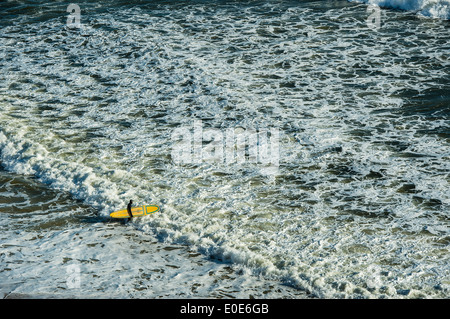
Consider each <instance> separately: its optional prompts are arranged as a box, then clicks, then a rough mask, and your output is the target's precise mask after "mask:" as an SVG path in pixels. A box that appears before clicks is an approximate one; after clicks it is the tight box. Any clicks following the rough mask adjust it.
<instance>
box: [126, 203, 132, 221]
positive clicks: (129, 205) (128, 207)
mask: <svg viewBox="0 0 450 319" xmlns="http://www.w3.org/2000/svg"><path fill="white" fill-rule="evenodd" d="M132 205H133V201H132V200H130V202H129V203H128V206H127V211H128V215H130V221H131V219H132V218H133V214H132V213H131V206H132Z"/></svg>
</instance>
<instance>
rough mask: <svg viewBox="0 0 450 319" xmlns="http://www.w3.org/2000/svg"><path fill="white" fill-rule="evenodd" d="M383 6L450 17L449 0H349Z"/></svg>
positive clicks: (437, 16)
mask: <svg viewBox="0 0 450 319" xmlns="http://www.w3.org/2000/svg"><path fill="white" fill-rule="evenodd" d="M349 1H350V2H362V3H367V4H369V5H376V6H380V7H385V8H393V9H400V10H405V11H412V12H414V13H417V14H418V15H420V16H423V17H429V18H436V19H444V20H449V19H450V1H448V0H349Z"/></svg>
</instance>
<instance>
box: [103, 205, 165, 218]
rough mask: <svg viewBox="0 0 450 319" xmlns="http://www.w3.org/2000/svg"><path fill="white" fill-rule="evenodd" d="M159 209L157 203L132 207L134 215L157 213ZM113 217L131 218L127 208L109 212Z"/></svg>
mask: <svg viewBox="0 0 450 319" xmlns="http://www.w3.org/2000/svg"><path fill="white" fill-rule="evenodd" d="M158 210H159V206H156V205H143V206H137V207H132V208H131V213H132V214H133V217H138V216H145V215H150V214H153V213H156V212H157V211H158ZM109 216H110V217H112V218H130V215H128V211H127V210H126V209H122V210H118V211H117V212H113V213H111V214H109Z"/></svg>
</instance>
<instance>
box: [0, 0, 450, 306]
mask: <svg viewBox="0 0 450 319" xmlns="http://www.w3.org/2000/svg"><path fill="white" fill-rule="evenodd" d="M2 6H3V8H4V9H5V12H6V14H5V15H3V17H2V21H1V25H2V29H1V31H0V36H1V42H0V57H1V59H0V68H1V71H2V81H1V82H0V105H1V110H2V111H1V113H0V126H1V130H0V150H1V161H2V166H3V167H4V168H5V169H7V170H9V171H12V172H15V173H18V174H25V175H33V176H35V177H36V178H37V179H38V180H39V181H40V182H43V183H45V184H46V186H45V189H42V187H43V186H41V184H39V185H37V184H33V183H31V184H29V185H30V186H24V185H28V182H25V183H21V185H22V186H20V187H27V188H29V191H30V192H31V195H29V196H24V197H23V198H24V199H23V203H22V204H21V202H20V201H21V200H19V199H17V198H16V199H15V200H14V203H15V204H14V206H15V207H17V208H19V210H20V211H21V214H16V213H15V211H14V212H13V211H12V210H11V209H9V208H8V207H9V206H8V205H9V204H5V208H2V211H1V212H2V214H4V215H5V216H7V219H6V221H4V222H3V225H2V227H3V228H5V229H7V230H5V232H4V233H3V232H2V246H3V247H4V248H7V249H12V248H10V247H12V246H14V245H16V246H14V247H16V248H14V249H16V251H18V252H20V249H18V248H17V247H19V246H20V245H19V242H23V241H24V240H25V243H24V244H25V247H31V246H27V245H31V244H27V243H29V242H30V241H31V240H32V238H28V237H32V236H38V237H39V236H44V237H45V236H47V239H46V240H45V241H44V242H45V243H46V244H48V245H50V246H51V245H54V246H51V247H52V248H50V247H48V248H47V249H45V247H44V248H43V249H44V251H45V254H43V256H45V257H42V258H44V259H45V258H47V259H46V260H47V263H46V262H45V261H44V262H38V260H41V259H38V258H40V257H38V256H37V255H36V254H35V253H34V254H32V256H33V257H32V258H31V257H30V258H31V259H30V258H28V254H27V253H23V252H22V255H21V257H20V258H19V259H18V260H24V262H23V263H19V262H18V263H19V265H18V266H17V267H18V270H20V271H22V273H23V272H24V271H25V270H27V269H28V271H29V272H32V273H34V274H35V275H33V276H34V278H39V276H40V275H39V274H40V273H41V272H42V271H44V269H46V268H45V267H47V266H46V264H47V265H48V263H51V264H53V265H54V266H55V267H56V266H57V265H59V267H64V265H63V264H64V262H63V261H62V260H63V258H64V257H65V254H67V252H66V249H67V247H68V245H69V244H68V243H69V242H71V243H72V240H73V241H74V242H77V241H76V238H77V236H81V235H79V234H83V237H84V238H87V240H88V241H89V243H90V244H92V246H89V247H90V248H89V250H86V249H78V250H76V254H77V257H76V258H72V257H70V258H72V259H74V260H77V261H78V262H81V261H86V260H91V261H92V260H93V261H92V262H91V261H87V262H85V263H84V264H85V265H84V264H83V267H84V268H82V270H81V271H82V274H84V275H86V273H89V274H91V275H90V280H92V282H94V283H97V284H98V285H106V286H108V287H110V286H109V285H111V282H112V279H111V278H112V277H111V275H110V274H109V273H108V271H106V270H104V269H103V270H102V271H100V270H99V269H98V267H96V266H95V265H97V266H98V265H99V264H107V263H108V262H110V261H111V260H115V259H116V258H124V259H125V260H127V262H126V263H125V266H124V267H125V268H127V267H128V268H127V269H134V271H133V272H130V275H129V276H134V277H133V278H137V277H138V276H140V275H139V274H140V273H139V270H137V269H138V268H137V267H136V265H133V263H132V262H131V260H132V258H131V257H130V255H129V254H130V251H129V250H128V249H127V248H126V247H128V243H127V244H123V241H120V240H119V239H117V238H116V239H110V238H109V236H112V237H113V238H114V237H117V236H122V237H123V236H125V235H124V234H123V232H126V233H127V234H129V236H131V237H136V238H139V240H137V241H135V242H133V245H134V247H135V250H133V253H136V254H137V251H140V249H142V246H145V244H144V243H143V241H146V240H148V241H150V242H151V241H155V240H156V239H158V242H157V243H158V245H162V246H161V247H166V246H164V245H163V243H165V245H167V244H183V245H187V247H188V248H187V249H188V250H189V251H191V252H196V253H200V254H201V255H200V256H201V257H198V256H197V257H198V258H204V257H205V256H207V257H211V258H213V259H216V260H221V261H225V262H230V264H229V265H231V266H230V267H232V268H233V267H234V269H238V268H239V270H240V275H239V276H240V277H239V276H238V279H236V280H249V281H253V282H264V281H263V279H262V278H265V280H269V281H270V280H274V282H277V283H279V285H280V286H279V287H281V288H282V290H279V291H277V290H276V289H281V288H273V289H271V291H272V294H269V295H268V296H269V297H270V296H274V297H280V296H288V297H291V296H296V297H299V296H300V295H302V296H303V295H304V293H305V292H306V293H307V294H309V295H312V296H317V297H331V298H343V297H350V298H359V297H363V298H364V297H374V298H383V297H388V298H403V297H406V298H417V297H425V298H438V297H448V295H449V284H450V277H449V259H448V258H449V244H450V236H449V228H448V227H449V215H448V209H449V205H450V198H449V197H450V196H449V194H450V192H449V189H450V188H449V183H450V178H449V172H450V164H449V163H450V161H449V156H450V148H449V142H450V139H449V137H450V130H449V114H450V113H449V102H450V97H449V94H448V92H449V88H450V85H449V70H450V58H449V52H450V45H449V43H448V38H449V22H448V21H446V20H443V19H431V18H424V17H419V16H417V15H416V14H415V13H412V12H405V11H393V10H385V9H383V10H382V15H381V27H380V28H379V29H378V30H373V29H370V28H368V26H367V24H366V20H367V17H368V15H369V14H370V13H369V12H368V11H367V10H366V6H365V5H362V4H354V3H349V2H347V1H292V2H286V1H279V2H278V1H257V2H256V1H248V2H242V1H230V2H206V1H203V2H189V1H185V2H171V1H163V2H152V3H151V4H150V3H143V2H139V1H138V2H132V1H127V2H126V3H125V2H120V1H117V2H113V3H111V2H102V1H100V2H96V3H95V4H92V3H84V2H80V3H79V6H80V8H81V28H79V29H78V28H75V29H71V28H68V27H67V26H66V20H67V15H68V13H67V12H66V7H65V5H59V4H55V3H53V2H52V3H45V2H43V3H39V4H36V3H35V2H33V4H23V5H19V2H9V3H8V4H7V5H2ZM199 120H201V121H202V125H203V127H204V128H205V129H206V128H215V129H216V130H219V131H221V132H223V133H225V132H226V130H227V129H230V128H231V129H235V128H238V127H239V128H241V129H244V130H250V129H258V128H276V129H278V130H279V132H280V138H279V152H280V153H279V167H278V170H277V172H276V174H263V173H262V172H263V171H262V168H263V167H262V165H260V164H259V163H252V162H249V161H246V162H244V163H232V164H230V165H226V164H224V163H218V162H212V163H211V162H206V161H202V162H199V163H194V164H182V163H181V164H180V163H175V162H174V161H173V159H172V153H171V151H172V150H173V145H174V143H173V140H172V137H173V132H174V130H176V129H177V128H180V127H185V128H187V129H190V130H191V131H192V130H193V128H194V124H195V121H199ZM5 174H6V173H5ZM2 178H4V180H5V184H4V186H2V187H3V188H2V189H1V192H2V193H1V194H2V196H3V197H2V198H9V197H21V196H20V195H17V187H16V186H15V184H14V181H15V180H16V179H17V178H20V177H17V176H16V175H14V177H11V176H9V177H2ZM48 188H51V190H50V189H48ZM55 191H56V193H51V194H52V195H51V196H50V195H49V198H47V197H46V195H45V194H47V192H55ZM35 193H36V194H37V193H39V194H41V193H43V194H44V195H42V198H40V197H39V196H38V195H36V194H35ZM19 194H20V191H19ZM69 194H70V196H69ZM130 198H133V199H134V200H135V201H136V202H138V203H140V204H144V203H155V204H158V205H160V206H161V208H162V212H161V213H160V214H156V215H153V216H148V217H143V218H140V219H136V220H135V221H133V223H132V225H127V227H118V226H123V225H121V224H111V223H108V222H107V216H108V215H109V213H110V212H111V211H113V210H116V209H119V208H123V206H124V205H125V203H126V202H128V200H129V199H130ZM75 199H76V200H78V201H79V202H78V201H75ZM2 201H4V202H5V203H9V202H11V201H12V200H11V198H9V199H6V200H3V199H2ZM34 201H36V202H37V203H38V204H36V202H34ZM65 201H68V202H67V203H65ZM61 202H63V203H65V204H62V203H61ZM35 205H40V206H42V208H40V210H39V212H38V213H35V214H33V215H27V210H28V207H30V206H33V207H35ZM59 205H63V206H59ZM60 207H64V209H61V208H60ZM33 209H36V208H33ZM62 210H63V211H64V212H61V211H62ZM58 214H64V218H57V217H56V216H57V215H58ZM86 216H88V217H89V218H91V220H93V221H95V222H92V223H86V222H83V221H82V220H83V219H84V220H85V219H86V218H88V217H86ZM85 217H86V218H85ZM55 218H57V221H53V220H54V219H55ZM48 224H51V227H50V228H51V230H47V228H46V225H48ZM128 226H132V227H128ZM31 234H33V235H31ZM120 234H122V235H120ZM27 236H28V237H27ZM59 236H61V237H59ZM142 238H146V239H142ZM155 238H156V239H155ZM72 245H74V244H72ZM101 245H108V246H109V247H111V249H113V251H114V256H110V255H108V253H105V252H104V251H103V250H102V248H100V247H101ZM155 245H156V242H155ZM70 247H73V249H77V248H76V247H79V246H76V245H75V246H70ZM83 247H85V246H83ZM24 249H25V250H26V248H24ZM29 249H31V248H29ZM161 249H163V248H161ZM49 254H51V255H52V256H53V257H52V258H54V259H53V261H50V260H48V258H50V257H48V256H49ZM183 254H184V255H183ZM186 254H188V253H178V254H174V255H173V257H171V258H173V259H172V260H173V261H174V262H175V263H178V264H175V266H176V267H181V269H182V270H178V271H177V272H176V274H175V275H174V276H192V279H191V277H190V279H189V280H193V281H195V280H198V281H200V282H202V279H201V278H203V277H202V275H201V274H202V273H203V268H202V270H199V269H197V270H195V267H192V268H190V269H187V268H189V266H186V265H189V263H190V262H194V261H193V260H192V258H194V257H189V256H188V257H186ZM97 255H98V256H97ZM141 255H143V256H141V257H140V258H142V259H140V260H142V261H145V258H149V259H148V261H150V260H153V259H152V258H154V256H153V255H152V254H150V253H149V254H148V255H146V254H145V253H142V254H141ZM7 256H8V252H5V253H3V255H2V258H3V259H2V263H5V262H7V260H8V259H7V258H8V257H7ZM95 256H97V257H95ZM152 256H153V257H152ZM158 256H159V255H158ZM181 256H183V257H186V258H182V257H181ZM58 258H59V259H58ZM202 260H204V259H202ZM27 263H31V264H30V266H26V264H27ZM91 264H92V265H91ZM7 267H8V266H5V267H4V268H3V270H2V273H1V275H2V276H3V277H7V278H8V280H9V281H10V282H16V281H20V280H16V279H18V277H17V276H18V272H14V270H11V269H9V270H8V269H7ZM27 267H29V268H27ZM90 267H91V268H90ZM164 267H165V268H166V269H167V265H164V266H161V268H163V269H164ZM204 267H224V266H223V265H222V264H211V265H210V264H209V263H208V266H204ZM169 268H170V267H169ZM63 269H64V268H63ZM172 269H175V268H172ZM230 269H231V268H230ZM54 276H56V278H58V280H59V281H60V282H62V283H65V282H66V278H67V274H66V273H64V271H62V272H61V271H60V272H59V274H58V273H57V272H55V273H54ZM127 278H128V277H126V276H125V277H123V278H121V279H119V283H118V285H119V286H120V285H122V286H120V287H122V289H121V290H120V291H121V293H123V294H125V295H127V296H146V295H145V293H144V292H140V291H144V290H145V289H140V290H139V289H137V288H136V286H132V284H131V283H129V282H132V281H130V280H127ZM151 278H152V280H150V279H148V278H144V279H142V280H141V281H142V285H144V286H145V285H150V282H151V283H152V285H153V289H154V290H155V289H156V288H154V287H159V288H157V289H156V291H163V288H164V287H166V288H167V285H165V282H164V280H159V281H158V279H157V278H156V277H154V276H153V277H151ZM153 278H155V280H153ZM239 278H240V279H239ZM128 279H129V278H128ZM259 280H261V281H259ZM82 282H83V281H82ZM158 283H159V284H160V285H159V286H158ZM282 284H288V287H291V288H295V289H294V290H293V291H294V292H292V291H291V290H290V288H286V286H284V285H282ZM261 285H265V284H264V283H261ZM212 286H213V284H212V283H209V282H206V283H205V285H204V287H209V288H205V290H204V294H206V295H208V294H212V293H211V290H208V289H210V288H211V287H212ZM237 286H239V285H237ZM21 287H22V288H20V289H21V290H20V292H21V293H28V292H29V291H27V288H26V287H28V286H23V285H22V286H21ZM30 287H33V285H32V284H30ZM29 289H32V288H29ZM78 289H81V291H85V292H86V293H89V294H91V295H94V294H95V291H93V290H92V287H91V286H89V287H87V286H86V285H85V286H83V285H81V287H80V288H78ZM83 289H84V290H83ZM111 289H112V288H111ZM158 289H159V290H158ZM252 289H254V287H253V288H249V286H246V285H242V287H241V288H237V289H236V290H233V291H231V292H230V291H228V296H235V297H236V296H238V297H239V296H245V297H247V295H249V294H251V292H250V291H253V290H252ZM255 289H256V288H255ZM296 289H297V290H296ZM256 290H257V289H256ZM42 291H43V292H45V293H51V292H52V285H51V284H50V283H49V285H48V287H47V288H42ZM102 291H103V293H111V291H110V290H108V289H106V290H102ZM295 291H297V292H298V294H297V293H296V292H295ZM71 292H73V291H71ZM147 293H148V292H147ZM186 294H187V295H188V293H186ZM147 296H148V295H147Z"/></svg>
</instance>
